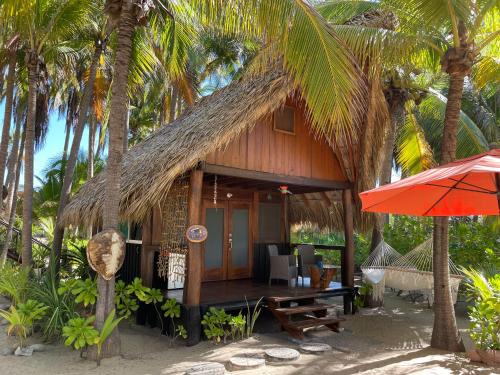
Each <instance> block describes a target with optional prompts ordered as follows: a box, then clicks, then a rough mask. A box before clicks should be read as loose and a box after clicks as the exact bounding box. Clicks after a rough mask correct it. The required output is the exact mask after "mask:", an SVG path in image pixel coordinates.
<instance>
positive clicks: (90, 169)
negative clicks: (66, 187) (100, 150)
mask: <svg viewBox="0 0 500 375" xmlns="http://www.w3.org/2000/svg"><path fill="white" fill-rule="evenodd" d="M95 131H96V123H95V118H94V117H91V119H90V121H89V146H88V155H87V181H89V180H90V179H91V178H92V177H94V152H95V150H94V148H95Z"/></svg>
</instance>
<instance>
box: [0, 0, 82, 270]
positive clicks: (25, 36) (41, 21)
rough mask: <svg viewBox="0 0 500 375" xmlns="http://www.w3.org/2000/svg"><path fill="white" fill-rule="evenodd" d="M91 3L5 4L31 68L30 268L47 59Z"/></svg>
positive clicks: (41, 0)
mask: <svg viewBox="0 0 500 375" xmlns="http://www.w3.org/2000/svg"><path fill="white" fill-rule="evenodd" d="M89 4H90V1H88V0H68V1H65V2H64V3H62V4H61V2H59V1H55V0H35V1H31V0H6V1H4V2H3V4H2V7H3V9H5V10H7V12H9V13H10V14H13V15H15V18H16V32H17V33H19V36H20V37H19V42H20V43H21V45H22V48H23V49H24V51H25V66H26V69H27V71H28V103H27V107H28V110H27V121H26V129H25V134H26V139H25V150H24V156H25V165H24V201H23V232H22V243H23V251H22V261H23V265H24V266H26V267H30V266H31V263H32V249H31V241H32V210H33V162H34V158H33V155H34V144H35V123H36V111H37V96H39V95H40V88H41V86H40V84H41V79H42V78H43V79H45V78H46V77H45V75H46V73H47V70H46V63H45V62H46V61H50V60H52V61H54V60H55V59H56V58H57V56H58V53H59V52H60V51H59V50H58V48H59V47H61V46H63V45H64V44H65V43H66V42H67V41H68V40H70V37H71V36H74V35H76V31H77V30H78V29H79V27H80V26H81V25H82V24H83V23H84V22H85V19H86V14H85V13H86V12H88V9H89ZM59 58H61V56H60V55H59ZM39 104H44V103H43V102H39ZM45 113H46V110H45Z"/></svg>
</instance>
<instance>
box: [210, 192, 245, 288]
mask: <svg viewBox="0 0 500 375" xmlns="http://www.w3.org/2000/svg"><path fill="white" fill-rule="evenodd" d="M202 209H203V224H204V225H205V226H206V228H207V230H208V237H207V240H206V241H205V242H204V243H203V246H202V248H203V250H202V251H203V281H216V280H233V279H243V278H248V277H250V275H251V264H252V262H251V253H252V235H251V234H252V222H251V219H252V214H251V211H252V204H251V202H244V201H229V200H228V201H221V202H217V203H216V204H214V203H213V201H210V200H204V201H203V208H202Z"/></svg>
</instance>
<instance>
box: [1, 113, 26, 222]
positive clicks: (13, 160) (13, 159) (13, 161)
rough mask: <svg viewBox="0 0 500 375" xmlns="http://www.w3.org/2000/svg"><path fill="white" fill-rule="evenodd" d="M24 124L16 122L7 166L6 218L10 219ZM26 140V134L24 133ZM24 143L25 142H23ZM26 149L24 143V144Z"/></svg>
mask: <svg viewBox="0 0 500 375" xmlns="http://www.w3.org/2000/svg"><path fill="white" fill-rule="evenodd" d="M21 127H22V122H21V121H17V122H16V130H15V131H14V138H13V139H12V150H11V152H10V156H9V161H8V164H7V183H6V185H7V202H6V204H5V216H6V217H10V210H11V209H12V194H11V193H12V190H13V189H14V186H15V184H16V173H17V171H16V165H17V163H18V159H19V138H21ZM23 139H24V133H23ZM23 142H24V140H23ZM23 147H24V143H23Z"/></svg>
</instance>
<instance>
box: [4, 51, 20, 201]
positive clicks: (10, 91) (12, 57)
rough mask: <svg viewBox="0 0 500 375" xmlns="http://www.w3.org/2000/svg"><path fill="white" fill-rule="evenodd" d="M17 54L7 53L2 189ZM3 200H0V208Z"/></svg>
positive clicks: (14, 52) (13, 52)
mask: <svg viewBox="0 0 500 375" xmlns="http://www.w3.org/2000/svg"><path fill="white" fill-rule="evenodd" d="M16 64H17V53H16V48H12V49H11V50H10V51H9V73H8V75H7V88H6V93H5V114H4V118H3V128H2V140H1V141H0V182H1V184H2V187H3V183H4V176H5V164H6V160H7V150H8V147H9V132H10V120H11V117H12V103H13V101H14V86H15V80H16ZM2 205H3V199H1V200H0V207H1V206H2Z"/></svg>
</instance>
